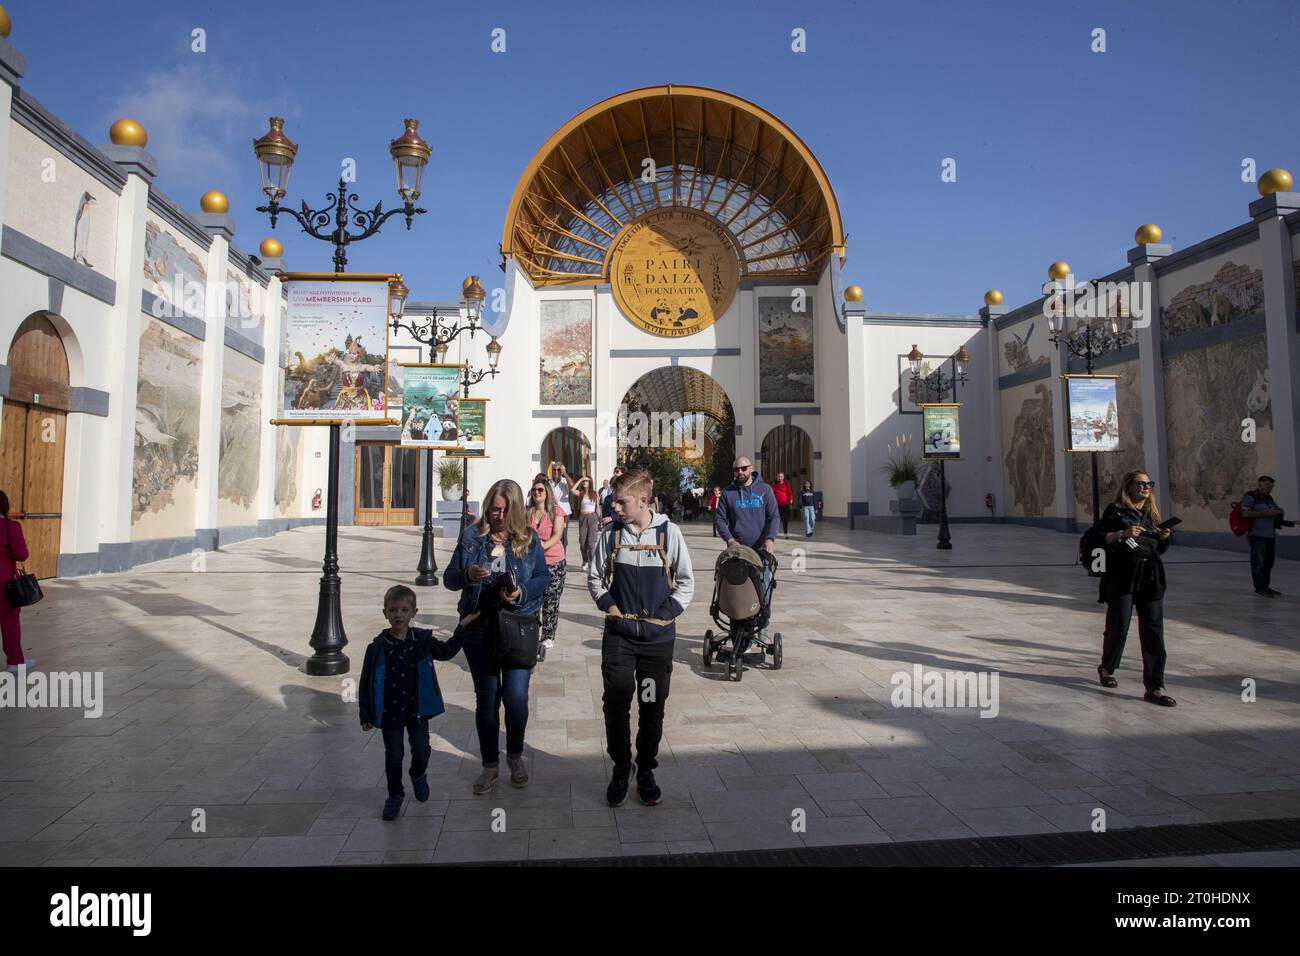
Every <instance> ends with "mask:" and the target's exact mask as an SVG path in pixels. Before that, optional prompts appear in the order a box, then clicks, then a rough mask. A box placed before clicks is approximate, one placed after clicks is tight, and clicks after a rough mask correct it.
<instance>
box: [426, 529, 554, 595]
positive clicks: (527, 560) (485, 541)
mask: <svg viewBox="0 0 1300 956" xmlns="http://www.w3.org/2000/svg"><path fill="white" fill-rule="evenodd" d="M492 548H493V542H492V535H491V534H485V533H483V532H481V531H480V530H479V529H478V528H477V527H474V526H470V527H468V528H466V529H465V530H464V531H463V532H462V533H461V536H460V542H459V543H458V544H457V545H456V550H455V551H454V552H453V553H452V556H451V560H450V561H449V562H448V563H447V567H446V569H445V570H444V571H443V574H442V583H443V586H444V587H446V588H447V590H448V591H459V592H460V602H459V603H458V604H457V605H456V613H457V614H459V615H460V616H461V617H464V616H465V615H466V614H469V613H471V612H473V611H474V610H475V609H476V608H477V607H478V602H479V597H480V596H481V595H482V593H483V584H484V583H485V582H486V581H487V580H488V579H487V578H484V579H483V580H482V581H478V582H472V581H470V579H469V575H468V574H467V573H466V572H467V571H468V570H469V568H470V566H471V565H475V564H479V565H484V564H486V565H490V564H491V563H492ZM505 551H506V553H505V558H506V567H507V568H509V569H510V570H511V571H513V572H514V573H515V577H516V579H517V580H518V581H519V587H520V590H522V591H523V592H524V593H523V597H521V598H520V599H519V604H518V605H517V606H516V607H515V608H514V609H513V610H514V611H515V612H516V613H519V614H536V613H538V611H540V610H541V607H542V597H543V596H544V595H545V594H546V586H547V585H548V584H549V583H550V581H551V572H550V571H549V570H547V567H546V555H545V553H544V552H543V551H542V542H541V540H540V539H539V538H538V537H537V532H535V531H534V532H533V541H532V544H530V545H529V546H528V552H527V553H526V554H525V555H524V556H523V557H522V558H519V557H516V556H515V551H514V548H512V547H510V546H509V545H507V546H506V549H505Z"/></svg>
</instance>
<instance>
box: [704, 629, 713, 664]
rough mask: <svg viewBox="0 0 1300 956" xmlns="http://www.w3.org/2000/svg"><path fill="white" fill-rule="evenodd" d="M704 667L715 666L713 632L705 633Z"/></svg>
mask: <svg viewBox="0 0 1300 956" xmlns="http://www.w3.org/2000/svg"><path fill="white" fill-rule="evenodd" d="M704 666H705V667H712V666H713V632H712V631H705V632H704Z"/></svg>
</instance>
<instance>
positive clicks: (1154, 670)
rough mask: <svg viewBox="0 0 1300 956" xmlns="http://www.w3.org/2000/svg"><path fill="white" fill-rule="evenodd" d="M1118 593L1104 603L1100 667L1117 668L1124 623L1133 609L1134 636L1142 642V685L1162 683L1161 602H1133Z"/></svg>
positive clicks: (1125, 636)
mask: <svg viewBox="0 0 1300 956" xmlns="http://www.w3.org/2000/svg"><path fill="white" fill-rule="evenodd" d="M1133 598H1134V596H1133V595H1132V594H1120V595H1118V596H1116V597H1113V598H1111V599H1110V600H1108V601H1107V602H1106V636H1105V638H1104V640H1103V641H1102V645H1101V667H1102V670H1104V671H1106V672H1107V673H1108V674H1114V673H1115V672H1116V671H1117V670H1119V662H1120V658H1121V657H1123V656H1124V642H1125V641H1126V640H1127V639H1128V626H1129V623H1130V622H1131V621H1132V620H1133V612H1134V611H1135V610H1136V611H1137V618H1138V639H1139V640H1140V641H1141V642H1142V685H1143V686H1144V687H1145V688H1146V689H1147V690H1159V689H1160V688H1162V687H1164V686H1165V658H1166V656H1167V655H1166V654H1165V610H1164V603H1163V601H1160V600H1156V601H1140V600H1139V601H1135V600H1134V599H1133Z"/></svg>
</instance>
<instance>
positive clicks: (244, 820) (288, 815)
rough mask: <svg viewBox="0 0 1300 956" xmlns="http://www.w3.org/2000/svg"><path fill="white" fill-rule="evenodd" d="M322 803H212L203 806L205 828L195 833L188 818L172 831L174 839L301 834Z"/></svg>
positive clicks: (307, 828) (309, 827) (310, 822)
mask: <svg viewBox="0 0 1300 956" xmlns="http://www.w3.org/2000/svg"><path fill="white" fill-rule="evenodd" d="M322 806H323V804H319V803H314V804H313V803H307V804H295V803H264V804H258V805H255V806H223V805H214V806H212V807H207V808H204V810H205V817H206V819H205V827H206V829H205V831H204V832H202V833H195V832H194V830H193V827H192V824H191V822H190V821H189V820H185V821H182V822H181V824H180V825H179V826H177V827H176V829H175V831H174V832H173V833H172V838H173V839H177V840H184V839H190V838H194V837H241V836H247V837H271V836H302V835H305V834H306V833H307V831H308V830H310V829H311V825H312V823H314V822H315V820H316V818H317V817H318V816H320V812H321V807H322Z"/></svg>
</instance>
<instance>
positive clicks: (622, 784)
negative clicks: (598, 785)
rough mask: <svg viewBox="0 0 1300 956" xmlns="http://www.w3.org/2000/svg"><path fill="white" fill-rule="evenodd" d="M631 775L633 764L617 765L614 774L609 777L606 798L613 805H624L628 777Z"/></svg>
mask: <svg viewBox="0 0 1300 956" xmlns="http://www.w3.org/2000/svg"><path fill="white" fill-rule="evenodd" d="M631 776H632V765H631V764H628V765H627V766H625V767H620V766H617V765H615V767H614V775H613V776H612V777H610V778H609V786H608V787H607V788H606V790H605V800H606V801H607V802H608V803H609V805H610V806H611V807H618V806H622V805H623V801H624V800H626V799H627V785H628V778H629V777H631Z"/></svg>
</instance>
